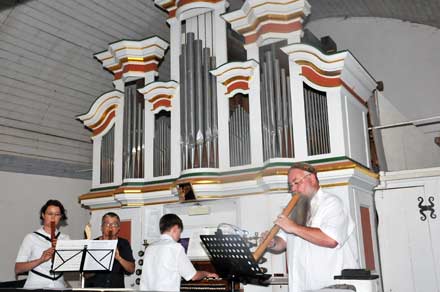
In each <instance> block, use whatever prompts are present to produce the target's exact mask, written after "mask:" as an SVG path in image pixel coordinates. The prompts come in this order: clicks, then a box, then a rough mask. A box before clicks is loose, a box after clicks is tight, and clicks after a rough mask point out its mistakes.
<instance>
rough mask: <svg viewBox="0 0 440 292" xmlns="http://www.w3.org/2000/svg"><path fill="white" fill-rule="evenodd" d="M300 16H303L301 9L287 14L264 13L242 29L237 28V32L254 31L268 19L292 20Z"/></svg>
mask: <svg viewBox="0 0 440 292" xmlns="http://www.w3.org/2000/svg"><path fill="white" fill-rule="evenodd" d="M300 17H304V13H303V12H302V11H301V12H294V13H291V14H288V15H279V14H266V15H263V16H260V17H258V18H257V19H255V21H254V22H253V23H252V24H251V25H249V26H247V27H245V28H242V29H237V32H238V33H240V34H242V35H244V34H246V33H249V32H253V31H255V30H256V29H257V27H258V26H259V25H260V24H261V23H263V22H265V21H268V20H275V21H280V20H283V21H289V20H294V19H297V18H300Z"/></svg>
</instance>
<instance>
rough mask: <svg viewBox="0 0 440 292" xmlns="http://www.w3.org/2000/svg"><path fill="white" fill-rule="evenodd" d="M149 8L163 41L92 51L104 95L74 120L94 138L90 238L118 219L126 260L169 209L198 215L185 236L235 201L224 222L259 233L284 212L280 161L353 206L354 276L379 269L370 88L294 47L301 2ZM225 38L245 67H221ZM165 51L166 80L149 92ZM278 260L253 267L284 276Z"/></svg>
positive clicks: (304, 8) (340, 66) (352, 65)
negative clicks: (183, 191) (185, 188)
mask: <svg viewBox="0 0 440 292" xmlns="http://www.w3.org/2000/svg"><path fill="white" fill-rule="evenodd" d="M155 3H156V5H157V6H158V7H160V8H162V9H164V10H165V11H167V12H168V19H167V22H168V24H169V26H170V43H168V42H166V41H164V40H162V39H161V38H158V37H149V38H146V39H144V40H140V41H127V40H122V41H117V42H114V43H111V44H110V45H109V47H108V48H107V49H106V50H105V51H103V52H100V53H97V54H96V55H95V58H96V59H97V60H98V61H100V62H101V63H102V66H103V67H104V69H106V70H107V71H109V72H110V73H111V74H113V76H114V81H113V83H114V86H115V90H113V91H111V92H107V93H104V94H103V95H101V96H100V97H98V98H97V99H96V100H95V102H94V103H93V104H92V106H91V108H90V109H89V111H88V112H87V113H85V114H82V115H80V116H78V119H79V120H81V121H82V122H83V123H84V125H85V126H86V127H88V128H89V129H90V130H91V132H92V140H93V176H92V188H91V191H90V192H89V193H87V194H84V195H82V196H81V197H80V201H81V204H83V205H84V206H86V207H88V208H90V209H91V210H92V222H91V223H92V230H95V232H96V233H99V228H98V227H99V222H100V216H101V215H102V212H103V210H107V209H115V211H116V212H119V213H123V214H124V216H123V217H124V218H125V220H128V221H129V222H130V224H131V230H132V232H131V243H132V246H133V249H134V251H137V250H140V249H142V243H143V242H144V240H148V241H152V240H155V239H157V237H158V232H157V230H156V231H154V230H155V224H156V223H157V222H156V221H155V220H157V218H158V217H160V215H161V214H163V213H164V212H166V210H168V209H167V206H169V205H170V204H172V205H173V206H175V204H177V207H176V208H180V209H178V210H179V212H183V213H182V214H190V215H191V216H200V220H194V222H193V223H191V224H192V225H191V228H192V229H194V230H196V229H197V228H200V229H203V228H204V227H206V226H205V225H206V224H214V223H209V222H210V221H209V220H208V219H209V218H211V217H217V216H218V215H219V214H221V213H222V212H223V211H222V208H223V207H224V208H225V209H228V208H229V207H228V206H229V205H228V204H227V202H229V201H230V200H232V199H233V200H235V201H234V202H238V203H237V204H236V208H237V210H236V213H235V214H236V222H234V224H238V225H239V226H241V227H242V228H244V229H246V230H249V231H250V232H262V231H264V230H266V229H267V228H269V227H270V226H271V225H272V221H273V219H274V218H275V217H276V216H277V215H278V214H279V213H280V212H281V207H282V206H284V204H285V202H286V201H285V199H284V198H285V197H286V196H287V197H288V193H287V191H288V190H287V183H286V182H287V178H286V175H287V170H288V168H289V166H290V164H291V163H292V162H297V161H306V162H309V163H312V164H314V165H315V166H316V168H317V169H318V170H319V174H318V176H319V179H320V182H321V185H322V187H323V188H326V189H327V190H328V191H329V192H333V193H335V194H336V195H338V196H340V197H341V199H342V200H343V202H344V204H346V206H347V207H348V208H349V209H350V211H351V215H352V217H353V218H354V219H355V222H356V224H357V229H356V232H357V245H358V252H359V254H358V256H359V261H360V263H361V266H364V267H365V266H366V263H367V262H368V263H375V264H373V266H370V267H369V268H370V269H371V270H373V271H374V270H376V271H379V261H378V252H377V244H376V241H375V240H376V237H375V236H376V235H375V226H376V222H375V215H374V214H375V213H374V212H375V211H374V205H373V200H372V194H373V192H372V190H373V188H374V186H375V185H376V184H377V174H376V173H374V172H373V171H372V170H371V154H370V148H369V147H370V146H369V145H370V143H369V134H368V118H367V115H368V106H367V102H368V100H369V99H370V98H371V97H372V96H374V91H375V89H376V81H375V80H374V79H373V77H372V76H371V75H370V74H369V73H368V72H367V71H366V70H365V68H364V67H363V66H362V65H361V64H360V63H359V62H358V61H357V59H355V58H354V57H353V55H352V54H351V53H350V52H349V51H339V52H335V53H331V54H327V53H325V52H323V51H322V49H321V48H319V47H315V46H312V45H309V44H307V43H304V42H302V39H301V35H302V29H303V27H302V23H303V20H304V18H305V17H306V16H307V15H308V14H309V13H310V5H309V4H308V2H307V1H305V0H297V1H290V0H275V1H274V0H246V1H244V4H243V6H242V7H241V8H240V9H238V10H236V11H227V6H228V5H227V2H226V1H225V0H199V1H184V0H155ZM228 29H230V30H233V31H234V34H235V35H239V36H241V38H242V40H243V43H242V46H243V48H244V49H245V52H246V56H243V59H244V60H243V61H237V60H235V61H230V60H228V54H227V47H228V46H227V42H228V36H230V35H234V34H231V33H227V30H228ZM236 41H237V40H235V42H236ZM167 50H169V54H168V55H167V56H166V58H170V62H171V68H172V69H171V72H170V79H171V80H170V81H159V80H157V78H156V77H157V75H158V71H157V69H158V65H159V63H160V61H161V60H162V59H163V58H164V56H165V52H166V51H167ZM182 183H191V185H192V187H193V190H194V194H195V196H196V198H197V199H198V200H199V203H198V204H201V205H203V204H205V203H204V200H214V202H213V201H209V202H210V204H213V205H210V207H209V208H208V207H207V208H204V209H203V212H202V214H201V213H200V212H198V211H194V209H192V207H195V208H198V207H199V206H198V205H195V206H193V205H191V204H194V203H186V204H178V202H179V195H178V190H177V187H178V185H180V184H182ZM214 205H216V206H217V207H216V208H213V207H212V206H214ZM234 206H235V205H234ZM249 206H252V207H251V208H252V211H251V210H250V209H251V208H249ZM213 210H215V211H213ZM361 211H362V216H361ZM210 212H212V213H210ZM151 214H155V215H154V216H153V215H151ZM256 214H257V215H256ZM365 214H367V215H368V216H365ZM186 218H190V217H186ZM221 218H223V217H221ZM222 220H223V219H222ZM223 221H228V219H227V218H225V219H224V220H223ZM217 223H218V222H217ZM226 223H228V222H226ZM229 223H230V222H229ZM184 224H185V221H184ZM93 226H95V227H93ZM96 226H98V227H96ZM208 227H215V226H208ZM367 227H368V228H370V227H371V228H370V229H368V228H367ZM93 228H95V229H93ZM366 228H367V229H366ZM153 231H154V232H153ZM365 232H369V234H370V236H365ZM369 240H373V242H368V241H369ZM197 244H199V243H197ZM205 256H206V255H205ZM282 257H284V255H278V256H271V255H268V261H267V262H266V263H265V264H264V266H266V267H267V268H268V269H269V272H270V273H285V272H287V271H286V267H285V262H286V261H285V259H283V258H282ZM204 260H208V257H207V256H206V257H205V258H204ZM137 268H140V267H137ZM135 277H136V276H132V278H129V280H127V281H128V282H127V287H135V286H130V285H135V284H133V283H135V281H134V278H135ZM253 289H256V288H253ZM261 289H263V288H261ZM266 289H270V288H266ZM263 290H264V289H263ZM252 291H254V290H252ZM255 291H256V290H255Z"/></svg>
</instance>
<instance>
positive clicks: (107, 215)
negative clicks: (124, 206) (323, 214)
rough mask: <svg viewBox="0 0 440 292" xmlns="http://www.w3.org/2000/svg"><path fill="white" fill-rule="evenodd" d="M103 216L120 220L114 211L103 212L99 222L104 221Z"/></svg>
mask: <svg viewBox="0 0 440 292" xmlns="http://www.w3.org/2000/svg"><path fill="white" fill-rule="evenodd" d="M105 217H112V218H117V219H118V221H119V222H121V219H120V218H119V216H118V214H116V213H115V212H107V213H105V214H104V216H102V219H101V223H103V222H104V219H105Z"/></svg>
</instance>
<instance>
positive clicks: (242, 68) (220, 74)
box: [215, 67, 255, 77]
mask: <svg viewBox="0 0 440 292" xmlns="http://www.w3.org/2000/svg"><path fill="white" fill-rule="evenodd" d="M254 69H255V68H254V67H233V68H230V69H228V70H226V71H223V72H221V73H219V75H215V76H216V77H218V76H222V75H224V74H226V73H228V72H229V71H233V70H252V72H253V70H254ZM216 70H217V69H215V71H216Z"/></svg>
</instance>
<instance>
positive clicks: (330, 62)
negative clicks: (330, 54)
mask: <svg viewBox="0 0 440 292" xmlns="http://www.w3.org/2000/svg"><path fill="white" fill-rule="evenodd" d="M294 53H306V54H310V55H313V56H315V57H316V58H318V59H319V60H320V61H322V62H324V63H327V64H332V63H337V62H341V61H344V59H337V60H334V61H327V60H324V59H322V58H321V57H320V56H318V55H317V54H315V53H312V52H309V51H305V50H294V51H290V52H286V54H287V55H289V56H290V55H291V54H294Z"/></svg>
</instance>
